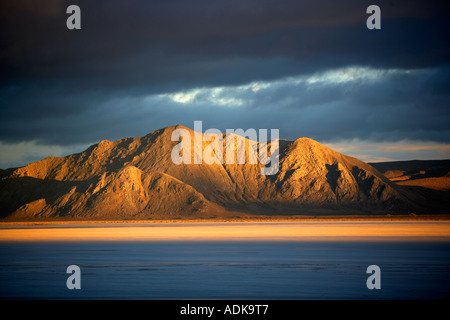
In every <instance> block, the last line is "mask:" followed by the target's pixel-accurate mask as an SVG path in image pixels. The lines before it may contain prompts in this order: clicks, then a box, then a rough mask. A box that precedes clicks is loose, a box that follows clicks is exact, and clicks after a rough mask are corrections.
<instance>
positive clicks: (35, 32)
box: [0, 0, 450, 168]
mask: <svg viewBox="0 0 450 320" xmlns="http://www.w3.org/2000/svg"><path fill="white" fill-rule="evenodd" d="M71 4H76V5H78V6H79V7H80V9H81V30H68V29H67V27H66V20H67V18H68V17H69V14H67V13H66V8H67V7H68V6H69V5H71ZM371 4H377V5H378V6H379V7H380V8H381V30H369V29H368V28H367V27H366V20H367V18H368V17H369V14H367V13H366V9H367V7H368V6H369V5H371ZM449 30H450V3H449V1H448V0H444V1H433V0H427V1H415V0H400V1H397V0H390V1H382V0H377V1H373V0H371V1H365V0H345V1H335V0H315V1H312V0H311V1H300V0H288V1H285V0H220V1H217V0H156V1H155V0H149V1H144V0H128V1H114V0H95V1H92V0H89V1H88V0H86V1H77V0H72V1H63V0H47V1H24V0H4V1H2V2H1V4H0V66H1V67H0V68H1V69H0V70H1V72H0V168H7V167H12V166H19V165H24V164H27V163H29V162H32V161H36V160H39V159H42V158H45V157H46V156H49V155H53V156H60V155H67V154H69V153H74V152H80V151H82V150H84V149H85V148H86V147H88V146H89V145H91V144H94V143H97V142H99V141H100V140H103V139H108V140H112V141H114V140H117V139H121V138H123V137H135V136H143V135H146V134H147V133H150V132H151V131H153V130H155V129H159V128H162V127H165V126H168V125H174V124H182V125H185V126H187V127H190V128H193V123H194V121H195V120H202V121H203V128H204V129H205V128H218V129H220V130H222V131H223V132H225V130H226V129H237V128H243V129H248V128H255V129H275V128H276V129H279V130H280V137H281V138H284V139H288V140H294V139H296V138H299V137H303V136H306V137H309V138H312V139H315V140H317V141H319V142H321V143H324V144H325V145H327V146H330V147H332V148H333V149H335V150H337V151H339V152H342V153H345V154H348V155H352V156H356V157H358V158H360V159H361V160H364V161H369V162H370V161H387V160H410V159H450V125H449V124H450V41H449V40H450V34H449Z"/></svg>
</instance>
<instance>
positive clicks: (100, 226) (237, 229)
mask: <svg viewBox="0 0 450 320" xmlns="http://www.w3.org/2000/svg"><path fill="white" fill-rule="evenodd" d="M334 239H335V240H339V241H370V240H374V241H381V240H388V241H392V240H399V241H405V240H419V241H423V240H427V239H428V240H433V241H436V240H442V241H450V221H448V220H445V221H277V222H273V221H271V222H195V223H193V222H182V223H167V222H166V223H158V222H157V223H120V222H116V223H102V222H98V223H77V222H73V223H42V224H33V223H21V224H20V223H17V224H11V223H6V224H1V225H0V241H3V242H5V241H307V240H312V241H320V240H326V241H329V240H334Z"/></svg>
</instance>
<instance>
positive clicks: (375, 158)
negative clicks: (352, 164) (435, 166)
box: [322, 139, 450, 162]
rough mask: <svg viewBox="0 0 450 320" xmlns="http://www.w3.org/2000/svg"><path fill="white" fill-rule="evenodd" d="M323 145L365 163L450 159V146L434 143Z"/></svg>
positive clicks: (354, 142) (349, 143)
mask: <svg viewBox="0 0 450 320" xmlns="http://www.w3.org/2000/svg"><path fill="white" fill-rule="evenodd" d="M322 144H324V145H326V146H327V147H329V148H331V149H333V150H334V151H337V152H339V153H343V154H345V155H348V156H352V157H355V158H357V159H359V160H362V161H364V162H386V161H403V160H444V159H450V144H445V143H437V142H432V141H409V140H402V141H396V142H374V141H365V140H359V139H352V140H346V141H339V142H330V143H328V142H322Z"/></svg>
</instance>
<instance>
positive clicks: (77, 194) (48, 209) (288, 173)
mask: <svg viewBox="0 0 450 320" xmlns="http://www.w3.org/2000/svg"><path fill="white" fill-rule="evenodd" d="M176 129H185V130H188V131H189V133H190V134H191V136H192V138H194V134H196V133H194V132H193V131H192V130H190V129H188V128H186V127H183V126H171V127H167V128H164V129H160V130H156V131H154V132H152V133H150V134H148V135H146V136H144V137H137V138H124V139H121V140H118V141H115V142H111V141H107V140H104V141H101V142H100V143H98V144H95V145H93V146H91V147H89V148H88V149H87V150H85V151H83V152H81V153H77V154H72V155H69V156H67V157H48V158H46V159H43V160H41V161H37V162H34V163H31V164H29V165H27V166H24V167H21V168H12V169H7V170H2V171H0V177H1V180H0V208H1V211H0V217H1V218H9V219H13V220H14V219H16V220H20V219H174V218H211V217H228V216H233V215H239V214H241V213H242V214H266V215H267V214H270V215H292V214H298V215H308V214H309V215H318V214H329V213H332V214H371V213H383V214H386V213H409V212H420V211H421V210H422V211H423V212H424V213H436V212H438V211H439V210H441V209H439V208H441V203H433V204H432V205H431V204H427V203H426V202H424V200H423V199H422V198H420V197H419V198H417V190H412V189H411V188H413V187H405V186H401V185H398V181H396V180H395V179H393V178H395V177H397V174H398V177H400V176H402V175H405V174H407V172H410V171H408V170H409V169H408V170H407V169H405V168H406V167H405V168H403V169H400V167H398V168H397V167H395V168H394V167H389V166H388V165H386V167H383V164H372V166H371V165H369V164H367V163H364V162H362V161H360V160H358V159H355V158H352V157H349V156H345V155H343V154H340V153H338V152H335V151H333V150H331V149H329V148H327V147H325V146H323V145H321V144H320V143H318V142H316V141H314V140H311V139H308V138H299V139H297V140H295V141H285V140H280V141H279V144H280V153H279V171H278V172H277V174H275V175H267V176H264V175H261V174H260V169H261V166H262V164H260V163H258V164H250V163H248V162H246V163H245V164H206V163H202V164H179V165H177V164H174V163H173V162H172V160H171V152H172V149H173V147H174V146H175V145H177V144H178V142H175V141H171V136H172V133H173V131H174V130H176ZM192 140H193V139H192ZM244 145H245V148H244V149H238V151H236V152H244V151H245V153H246V154H248V153H249V150H250V149H249V148H258V143H257V142H255V141H249V140H248V139H245V140H244ZM206 147H207V143H206V144H205V143H203V144H202V146H201V148H200V149H195V148H193V152H194V154H193V157H195V156H196V154H195V153H203V152H204V150H205V148H206ZM224 147H225V145H224ZM239 150H240V151H239ZM224 152H225V151H224ZM238 156H239V155H237V157H238ZM374 166H375V167H374ZM387 168H388V170H386V169H387ZM377 169H378V170H377ZM414 170H415V169H414ZM424 170H425V171H426V170H427V169H424ZM380 171H381V172H384V173H385V174H386V175H387V176H388V177H390V178H391V180H394V181H391V180H389V179H388V178H387V177H386V176H385V175H383V174H382V173H380ZM402 172H403V173H402ZM408 174H409V173H408ZM394 176H395V177H394ZM405 181H406V180H405ZM433 191H436V190H433ZM436 192H437V191H436ZM443 210H444V211H445V209H443ZM428 211H433V212H428ZM441 211H442V210H441Z"/></svg>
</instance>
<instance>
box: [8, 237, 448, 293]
mask: <svg viewBox="0 0 450 320" xmlns="http://www.w3.org/2000/svg"><path fill="white" fill-rule="evenodd" d="M73 264H74V265H78V266H79V267H80V268H81V290H69V289H67V287H66V280H67V278H68V277H69V276H70V275H69V274H67V273H66V269H67V267H68V266H69V265H73ZM372 264H375V265H378V266H379V267H380V268H381V290H369V289H367V286H366V280H367V277H368V276H369V275H368V274H366V269H367V267H368V266H369V265H372ZM449 272H450V243H449V242H276V243H268V242H209V243H206V242H184V243H181V242H68V243H54V242H50V243H49V242H47V243H30V242H27V243H1V244H0V296H1V298H2V299H17V298H20V299H22V298H25V299H54V298H56V299H448V298H450V276H449Z"/></svg>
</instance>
